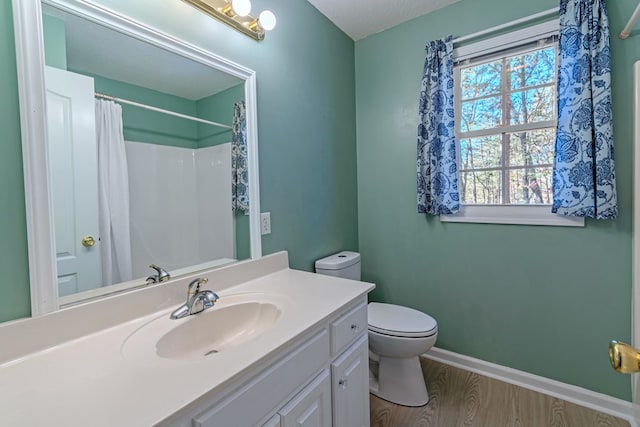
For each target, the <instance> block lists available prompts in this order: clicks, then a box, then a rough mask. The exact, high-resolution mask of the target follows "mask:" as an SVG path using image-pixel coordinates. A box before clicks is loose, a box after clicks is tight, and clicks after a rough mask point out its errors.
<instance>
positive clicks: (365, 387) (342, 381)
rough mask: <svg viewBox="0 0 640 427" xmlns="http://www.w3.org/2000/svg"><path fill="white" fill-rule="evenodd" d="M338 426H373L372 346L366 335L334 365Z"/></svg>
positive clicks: (332, 374)
mask: <svg viewBox="0 0 640 427" xmlns="http://www.w3.org/2000/svg"><path fill="white" fill-rule="evenodd" d="M331 377H332V387H331V388H332V393H333V426H334V427H369V346H368V341H367V335H366V334H365V335H363V336H362V337H360V338H359V339H358V341H356V342H355V343H354V344H353V345H352V346H351V347H349V348H348V349H347V350H346V351H345V352H344V353H343V354H342V355H341V356H340V357H338V358H337V359H336V360H335V361H334V362H333V363H332V364H331Z"/></svg>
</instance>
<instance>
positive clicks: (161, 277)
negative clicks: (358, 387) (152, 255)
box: [147, 264, 171, 283]
mask: <svg viewBox="0 0 640 427" xmlns="http://www.w3.org/2000/svg"><path fill="white" fill-rule="evenodd" d="M149 268H153V269H154V270H155V271H157V272H158V275H157V276H156V277H155V279H156V280H154V282H153V283H156V281H157V282H166V281H167V280H169V279H171V275H170V274H169V273H168V272H167V270H165V269H164V268H162V267H158V266H157V265H155V264H149ZM151 278H154V276H149V277H148V278H147V280H149V279H151Z"/></svg>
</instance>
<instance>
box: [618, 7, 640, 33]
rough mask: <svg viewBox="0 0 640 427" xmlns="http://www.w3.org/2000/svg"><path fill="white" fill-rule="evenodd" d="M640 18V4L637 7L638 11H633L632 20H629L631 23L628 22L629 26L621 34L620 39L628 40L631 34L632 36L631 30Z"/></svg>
mask: <svg viewBox="0 0 640 427" xmlns="http://www.w3.org/2000/svg"><path fill="white" fill-rule="evenodd" d="M638 18H640V3H638V5H637V6H636V10H634V11H633V14H632V15H631V18H629V22H627V25H625V27H624V29H623V30H622V31H621V32H620V35H619V36H618V37H620V38H621V39H626V38H627V37H629V34H631V30H632V29H633V26H634V25H635V24H636V21H637V20H638Z"/></svg>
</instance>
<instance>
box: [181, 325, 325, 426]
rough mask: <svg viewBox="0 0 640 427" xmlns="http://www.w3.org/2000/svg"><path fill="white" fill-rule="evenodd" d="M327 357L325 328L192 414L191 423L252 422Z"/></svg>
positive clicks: (252, 423)
mask: <svg viewBox="0 0 640 427" xmlns="http://www.w3.org/2000/svg"><path fill="white" fill-rule="evenodd" d="M328 359H329V333H328V332H327V330H326V329H323V330H322V331H321V332H319V333H317V334H316V335H315V336H313V337H312V338H310V339H309V340H307V341H306V342H304V343H302V344H301V345H299V346H297V347H296V348H295V350H294V351H293V352H292V353H291V354H289V355H287V356H286V357H284V358H282V360H280V362H278V363H276V364H275V365H274V366H271V367H268V368H267V369H265V370H264V371H263V372H262V373H260V374H259V375H257V376H256V378H255V379H254V380H253V381H250V382H249V383H247V384H245V385H244V386H243V387H241V388H240V389H239V390H238V391H236V392H235V393H233V394H231V395H230V396H229V397H227V398H226V399H225V400H223V401H222V402H220V403H219V404H217V405H215V406H214V407H212V408H210V409H208V410H206V411H205V412H204V413H202V414H200V415H199V416H197V417H195V418H194V420H193V425H194V427H214V426H255V425H256V424H258V422H259V421H260V420H261V419H263V418H264V416H265V414H269V413H273V412H274V411H275V410H276V409H277V406H278V405H279V404H281V403H282V402H283V401H284V400H285V399H286V398H287V397H288V396H290V395H291V393H293V391H294V390H295V389H296V388H297V387H299V386H300V384H304V383H305V382H306V381H308V379H309V377H311V375H313V374H314V373H315V372H317V371H318V370H319V369H320V368H321V367H322V366H323V365H324V364H325V363H326V361H327V360H328Z"/></svg>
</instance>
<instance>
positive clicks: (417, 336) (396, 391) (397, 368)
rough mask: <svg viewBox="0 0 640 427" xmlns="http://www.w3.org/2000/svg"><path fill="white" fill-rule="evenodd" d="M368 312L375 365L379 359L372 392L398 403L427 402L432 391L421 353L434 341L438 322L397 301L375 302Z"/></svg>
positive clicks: (372, 381) (416, 403)
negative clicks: (425, 378) (395, 303)
mask: <svg viewBox="0 0 640 427" xmlns="http://www.w3.org/2000/svg"><path fill="white" fill-rule="evenodd" d="M368 314H369V350H370V352H371V353H373V355H374V356H373V357H372V359H373V360H374V363H373V364H374V365H375V362H376V361H375V359H377V373H376V372H373V373H372V374H373V375H372V378H371V383H370V391H371V393H372V394H373V395H375V396H378V397H380V398H382V399H384V400H388V401H390V402H393V403H397V404H399V405H404V406H423V405H426V404H427V402H429V394H428V392H427V387H426V384H425V382H424V376H423V374H422V368H421V366H420V359H419V356H420V355H421V354H423V353H426V352H427V351H428V350H429V349H431V347H433V345H434V344H435V342H436V338H437V337H438V324H437V322H436V321H435V319H434V318H433V317H431V316H429V315H427V314H424V313H422V312H420V311H418V310H414V309H411V308H408V307H402V306H399V305H394V304H382V303H376V302H372V303H370V304H369V306H368ZM374 368H375V366H374ZM373 370H374V371H376V369H373Z"/></svg>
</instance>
